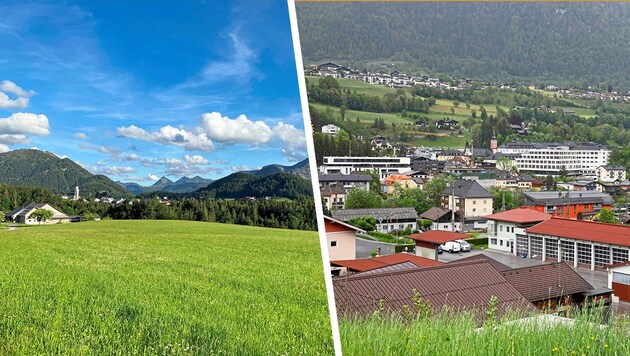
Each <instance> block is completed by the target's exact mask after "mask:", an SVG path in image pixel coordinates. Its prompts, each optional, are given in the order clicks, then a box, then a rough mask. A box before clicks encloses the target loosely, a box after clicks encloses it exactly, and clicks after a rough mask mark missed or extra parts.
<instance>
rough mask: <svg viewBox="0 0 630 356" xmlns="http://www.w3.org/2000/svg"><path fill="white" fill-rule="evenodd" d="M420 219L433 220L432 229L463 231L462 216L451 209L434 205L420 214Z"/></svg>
mask: <svg viewBox="0 0 630 356" xmlns="http://www.w3.org/2000/svg"><path fill="white" fill-rule="evenodd" d="M420 219H421V220H429V221H431V222H432V223H433V224H432V225H431V230H442V231H462V224H461V217H460V216H459V213H458V212H455V213H453V211H452V210H451V209H445V208H441V207H435V206H434V207H432V208H431V209H429V210H427V211H425V212H424V213H422V214H420Z"/></svg>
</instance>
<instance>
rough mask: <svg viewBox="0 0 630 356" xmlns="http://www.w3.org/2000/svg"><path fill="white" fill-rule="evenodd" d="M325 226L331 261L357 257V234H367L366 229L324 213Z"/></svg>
mask: <svg viewBox="0 0 630 356" xmlns="http://www.w3.org/2000/svg"><path fill="white" fill-rule="evenodd" d="M324 228H325V229H326V244H327V246H328V257H329V258H330V260H331V261H335V260H353V259H355V258H356V246H357V242H356V239H357V237H356V234H357V233H364V234H365V231H364V230H362V229H359V228H357V227H355V226H352V225H350V224H346V223H344V222H343V221H339V220H336V219H333V218H331V217H330V216H326V215H324Z"/></svg>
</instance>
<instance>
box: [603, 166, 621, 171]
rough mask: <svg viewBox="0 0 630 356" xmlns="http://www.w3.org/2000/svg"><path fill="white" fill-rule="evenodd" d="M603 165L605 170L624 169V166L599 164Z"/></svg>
mask: <svg viewBox="0 0 630 356" xmlns="http://www.w3.org/2000/svg"><path fill="white" fill-rule="evenodd" d="M601 167H604V168H605V169H606V170H608V171H610V170H621V171H625V170H626V167H624V166H601Z"/></svg>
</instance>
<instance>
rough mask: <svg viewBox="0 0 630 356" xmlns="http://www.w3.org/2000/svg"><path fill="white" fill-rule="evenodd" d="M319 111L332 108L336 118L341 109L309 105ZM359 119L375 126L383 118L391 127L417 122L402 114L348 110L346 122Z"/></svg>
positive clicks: (314, 104)
mask: <svg viewBox="0 0 630 356" xmlns="http://www.w3.org/2000/svg"><path fill="white" fill-rule="evenodd" d="M309 105H312V106H313V107H315V108H316V109H317V110H321V111H325V110H326V108H331V109H333V110H334V112H335V115H336V116H335V117H338V116H339V108H338V107H335V106H330V105H324V104H318V103H309ZM357 117H358V118H359V119H360V120H361V122H362V123H364V124H374V119H377V118H381V117H382V118H383V120H384V121H385V123H386V124H388V125H391V124H392V122H395V123H396V125H398V124H401V123H409V122H412V123H413V122H415V120H412V119H409V118H404V117H401V116H400V114H392V113H376V112H368V111H356V110H347V111H346V120H350V121H355V120H356V119H357Z"/></svg>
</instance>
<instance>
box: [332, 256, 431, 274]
mask: <svg viewBox="0 0 630 356" xmlns="http://www.w3.org/2000/svg"><path fill="white" fill-rule="evenodd" d="M403 262H411V263H413V264H414V265H415V266H416V267H431V266H437V265H441V264H442V262H440V261H436V260H432V259H429V258H424V257H419V256H415V255H412V254H409V253H404V252H401V253H395V254H393V255H387V256H379V257H374V258H363V259H356V260H340V261H330V266H331V267H345V268H346V270H347V272H348V273H356V272H365V271H371V270H374V269H377V268H382V267H387V266H391V265H395V264H399V263H403ZM340 275H345V273H344V272H343V271H342V272H341V273H340Z"/></svg>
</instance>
